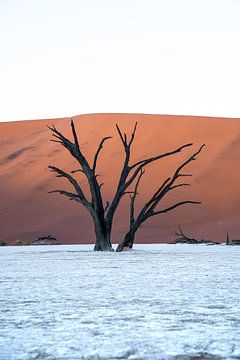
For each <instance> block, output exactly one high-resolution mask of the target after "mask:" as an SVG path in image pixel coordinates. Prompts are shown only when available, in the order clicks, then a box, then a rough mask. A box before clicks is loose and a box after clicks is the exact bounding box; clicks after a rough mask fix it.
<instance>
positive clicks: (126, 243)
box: [116, 231, 135, 252]
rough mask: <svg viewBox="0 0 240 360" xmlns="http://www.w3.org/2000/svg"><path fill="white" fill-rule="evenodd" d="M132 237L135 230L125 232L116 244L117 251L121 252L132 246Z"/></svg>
mask: <svg viewBox="0 0 240 360" xmlns="http://www.w3.org/2000/svg"><path fill="white" fill-rule="evenodd" d="M134 237H135V232H134V231H129V232H127V234H126V235H125V238H124V240H123V241H122V242H121V243H120V244H118V247H117V250H116V251H117V252H121V251H124V250H130V249H132V247H133V243H134Z"/></svg>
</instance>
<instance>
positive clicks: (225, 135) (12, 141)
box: [0, 114, 240, 243]
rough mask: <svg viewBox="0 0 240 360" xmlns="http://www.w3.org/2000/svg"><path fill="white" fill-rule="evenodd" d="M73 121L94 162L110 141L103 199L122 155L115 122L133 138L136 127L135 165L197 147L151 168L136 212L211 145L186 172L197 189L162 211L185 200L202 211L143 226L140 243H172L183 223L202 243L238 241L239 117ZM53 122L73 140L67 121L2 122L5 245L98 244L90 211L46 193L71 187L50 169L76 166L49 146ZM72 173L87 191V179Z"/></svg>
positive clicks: (120, 225)
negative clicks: (49, 238) (41, 241)
mask: <svg viewBox="0 0 240 360" xmlns="http://www.w3.org/2000/svg"><path fill="white" fill-rule="evenodd" d="M74 119H75V123H76V127H77V130H78V134H79V140H80V143H81V146H82V150H83V152H84V154H85V155H86V157H87V158H88V159H89V160H90V161H92V159H93V155H94V152H95V151H96V148H97V146H98V143H99V142H100V140H101V139H102V137H104V136H113V139H111V140H109V141H108V142H107V143H106V145H105V147H104V149H103V151H102V153H101V158H100V161H99V166H98V174H99V175H100V177H101V182H103V183H104V186H103V193H104V199H105V200H106V201H107V200H108V201H110V200H111V198H112V196H113V193H114V189H115V186H116V181H117V178H118V174H119V171H120V168H121V164H122V160H123V155H124V153H123V149H122V145H121V142H120V140H119V137H118V135H117V132H116V128H115V124H116V123H118V124H119V126H120V127H121V129H122V130H124V131H125V132H126V133H127V134H129V135H130V133H131V130H132V128H133V126H134V123H135V121H138V129H137V133H136V138H135V141H134V146H133V152H132V161H136V160H140V159H142V158H145V157H149V156H152V155H156V154H159V153H164V152H166V151H169V150H173V149H175V148H177V147H179V146H181V145H183V144H185V143H189V142H193V143H194V146H193V147H192V148H188V149H186V150H185V151H183V152H181V154H178V155H174V156H172V157H171V158H168V159H165V160H159V161H158V162H156V163H155V164H153V165H151V166H149V167H148V168H147V171H146V173H145V176H144V178H143V181H142V184H141V188H140V191H139V192H140V195H139V196H138V206H141V205H143V203H144V202H145V201H146V200H147V199H148V198H149V196H151V194H153V192H154V191H155V190H156V188H157V187H158V185H159V184H160V183H161V182H162V181H163V180H165V179H166V177H168V176H169V175H170V176H171V174H172V173H173V170H174V168H176V166H177V165H178V164H180V163H181V162H182V161H183V160H184V159H186V158H187V156H189V155H190V154H191V153H192V152H194V151H195V150H196V149H197V148H198V147H199V146H200V145H201V144H203V143H205V144H206V148H205V149H204V151H203V152H202V153H201V154H200V155H199V157H198V159H197V160H196V161H195V162H193V163H191V164H190V165H189V166H188V167H187V168H186V170H187V172H189V173H192V174H193V177H192V178H187V179H188V180H189V179H190V182H191V184H192V186H191V187H187V188H179V189H176V190H174V191H173V192H172V193H171V195H170V194H169V196H168V197H167V198H166V199H165V201H164V203H163V204H162V205H161V206H159V208H163V207H164V206H168V205H171V204H173V203H174V202H176V201H180V200H200V201H202V205H195V206H192V205H186V206H184V207H181V208H178V209H176V210H174V211H173V212H171V213H168V214H164V215H161V216H159V217H155V218H154V219H152V220H150V221H148V222H146V223H145V224H144V226H143V227H142V228H141V230H140V231H139V232H138V235H137V239H136V240H137V241H138V242H151V243H152V242H166V241H170V240H174V238H175V237H174V235H172V233H173V232H174V230H175V229H176V227H177V225H178V224H181V226H182V228H183V230H184V231H185V232H186V233H187V234H189V235H190V236H195V237H197V238H204V239H214V240H219V241H225V239H226V231H227V230H228V231H229V233H230V236H231V237H232V238H240V222H239V214H240V190H239V173H240V170H239V153H240V119H229V118H208V117H194V116H168V115H139V114H90V115H81V116H76V117H74ZM51 124H54V125H55V126H56V127H57V128H58V129H59V130H60V131H61V132H63V133H64V134H67V135H70V127H69V119H68V118H63V119H49V120H34V121H19V122H6V123H0V187H1V192H0V199H1V200H0V238H2V239H4V240H7V241H8V242H14V241H15V240H16V239H22V240H24V241H30V240H33V239H36V238H38V237H39V236H43V235H48V234H52V235H55V236H56V237H57V238H58V240H59V241H60V242H61V243H91V242H93V241H94V234H93V231H92V222H91V218H90V217H89V215H88V213H87V212H86V211H85V209H84V208H83V207H81V206H79V204H77V203H74V202H73V201H68V199H67V198H65V197H62V196H60V195H58V194H48V191H50V190H53V189H56V188H62V189H70V187H69V185H68V184H67V183H66V181H65V180H64V179H61V178H56V177H55V176H54V174H52V173H51V172H49V170H48V165H56V166H58V167H61V168H63V169H64V170H74V169H77V168H78V166H77V164H76V163H75V162H74V160H72V159H71V158H70V156H69V155H68V153H67V152H66V150H64V149H63V148H61V146H60V145H59V144H56V143H53V142H51V141H50V139H51V132H50V131H49V129H48V128H47V127H46V125H51ZM75 175H76V177H77V178H78V179H79V180H80V182H81V184H82V186H83V188H84V189H85V191H86V192H87V187H86V182H85V180H84V178H83V175H82V174H81V173H76V174H75ZM128 206H129V199H128V197H126V198H125V199H124V200H123V201H122V203H121V206H120V208H119V210H118V212H117V214H116V218H115V224H114V232H113V242H118V241H119V240H121V239H122V236H123V234H124V233H125V231H126V229H127V227H128Z"/></svg>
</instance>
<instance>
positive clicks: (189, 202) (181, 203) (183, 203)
mask: <svg viewBox="0 0 240 360" xmlns="http://www.w3.org/2000/svg"><path fill="white" fill-rule="evenodd" d="M185 204H201V201H191V200H186V201H180V202H179V203H176V204H174V205H172V206H169V207H168V208H166V209H163V210H159V211H154V212H153V213H152V214H151V215H150V217H151V216H155V215H158V214H163V213H166V212H168V211H171V210H173V209H175V208H176V207H178V206H181V205H185Z"/></svg>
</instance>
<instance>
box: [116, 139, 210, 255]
mask: <svg viewBox="0 0 240 360" xmlns="http://www.w3.org/2000/svg"><path fill="white" fill-rule="evenodd" d="M204 146H205V145H202V146H201V147H200V148H199V149H198V151H196V152H195V153H194V154H193V155H191V156H190V157H189V158H188V159H187V160H186V161H184V162H183V163H182V164H181V165H180V166H179V167H178V168H177V170H176V171H175V172H174V174H173V176H172V177H168V178H167V179H166V180H165V181H164V182H163V183H162V185H161V186H160V187H159V188H158V189H157V191H156V192H155V193H154V194H153V196H152V197H151V198H150V199H149V201H147V203H146V204H145V205H144V206H143V207H142V209H141V210H140V212H139V213H138V215H137V216H135V202H136V198H137V195H138V187H139V184H140V181H141V179H142V177H143V175H144V170H142V169H140V171H139V175H138V178H137V181H136V184H135V188H134V191H133V194H132V195H130V222H129V223H130V224H129V230H128V232H127V233H126V235H125V238H124V240H123V242H122V243H120V244H119V245H118V247H117V251H119V252H120V251H122V250H123V249H131V248H132V246H133V243H134V238H135V234H136V232H137V231H138V230H139V228H140V226H141V225H142V224H143V223H144V222H145V221H147V220H148V219H150V218H152V217H153V216H156V215H160V214H164V213H167V212H169V211H171V210H173V209H175V208H177V207H179V206H182V205H185V204H201V202H200V201H192V200H185V201H180V202H178V203H175V204H173V205H171V206H169V207H167V208H164V209H160V210H156V207H157V206H158V204H159V203H160V201H161V200H162V199H163V198H164V197H165V196H166V195H167V194H168V193H169V192H171V191H172V190H174V189H176V188H179V187H182V186H190V184H189V183H179V184H176V181H177V180H178V179H179V178H181V177H187V176H192V175H191V174H185V173H181V171H182V170H183V168H185V166H186V165H188V164H189V163H190V162H191V161H194V160H195V159H196V156H197V155H198V154H199V153H200V152H201V151H202V149H203V147H204Z"/></svg>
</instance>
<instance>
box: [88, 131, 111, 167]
mask: <svg viewBox="0 0 240 360" xmlns="http://www.w3.org/2000/svg"><path fill="white" fill-rule="evenodd" d="M108 139H112V136H106V137H104V138H103V139H102V141H101V142H100V144H99V146H98V149H97V152H96V154H95V156H94V161H93V172H94V174H95V171H96V167H97V160H98V156H99V153H100V151H101V149H102V148H103V144H104V142H105V141H106V140H108Z"/></svg>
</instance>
